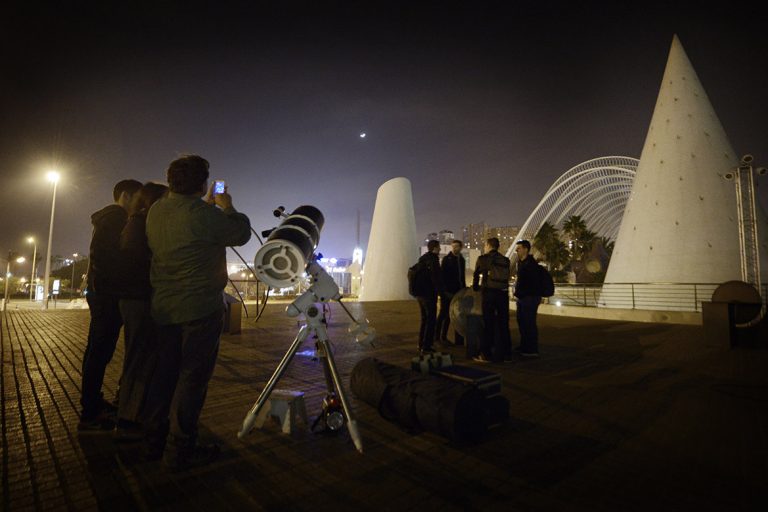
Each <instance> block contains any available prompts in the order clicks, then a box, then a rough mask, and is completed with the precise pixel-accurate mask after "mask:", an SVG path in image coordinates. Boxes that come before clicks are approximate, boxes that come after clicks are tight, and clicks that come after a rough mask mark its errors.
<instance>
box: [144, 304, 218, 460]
mask: <svg viewBox="0 0 768 512" xmlns="http://www.w3.org/2000/svg"><path fill="white" fill-rule="evenodd" d="M223 326H224V309H223V307H222V309H220V310H217V311H216V312H214V313H212V314H210V315H208V316H205V317H203V318H200V319H197V320H193V321H191V322H184V323H181V324H171V325H160V326H158V330H157V366H155V371H154V374H153V375H152V380H151V383H150V387H149V392H148V393H147V397H146V402H145V406H144V407H143V409H142V420H143V423H144V426H145V429H146V431H147V440H148V441H149V443H150V444H156V445H157V444H162V443H163V442H164V438H165V433H166V432H169V433H170V435H169V436H168V441H169V444H170V445H171V447H172V448H174V449H184V448H191V447H194V445H195V443H196V441H197V421H198V419H199V418H200V413H201V411H202V410H203V404H204V403H205V396H206V394H207V393H208V382H209V381H210V380H211V376H212V375H213V369H214V367H215V366H216V356H217V355H218V352H219V337H220V336H221V330H222V327H223Z"/></svg>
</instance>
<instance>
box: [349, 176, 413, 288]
mask: <svg viewBox="0 0 768 512" xmlns="http://www.w3.org/2000/svg"><path fill="white" fill-rule="evenodd" d="M418 257H419V247H418V242H417V237H416V216H415V215H414V213H413V194H412V192H411V182H410V181H409V180H408V179H406V178H393V179H391V180H389V181H387V182H386V183H384V184H383V185H382V186H381V187H379V191H378V193H377V194H376V206H375V207H374V210H373V222H372V223H371V234H370V236H369V238H368V250H367V251H366V257H365V265H364V267H363V279H362V281H363V284H362V290H361V292H360V300H361V301H377V300H405V299H411V298H412V297H411V296H410V295H409V294H408V279H407V275H408V267H410V266H411V265H413V264H414V263H416V260H417V259H418Z"/></svg>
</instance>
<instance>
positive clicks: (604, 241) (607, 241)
mask: <svg viewBox="0 0 768 512" xmlns="http://www.w3.org/2000/svg"><path fill="white" fill-rule="evenodd" d="M598 242H599V243H600V245H602V246H603V249H605V252H606V253H607V254H608V257H609V258H610V257H611V255H612V254H613V248H614V247H615V246H616V242H615V241H613V240H611V238H610V237H608V236H601V237H600V238H599V239H598Z"/></svg>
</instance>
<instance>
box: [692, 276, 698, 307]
mask: <svg viewBox="0 0 768 512" xmlns="http://www.w3.org/2000/svg"><path fill="white" fill-rule="evenodd" d="M697 292H698V290H697V289H696V283H693V310H694V311H698V310H699V294H698V293H697Z"/></svg>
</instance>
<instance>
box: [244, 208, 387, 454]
mask: <svg viewBox="0 0 768 512" xmlns="http://www.w3.org/2000/svg"><path fill="white" fill-rule="evenodd" d="M274 214H275V217H283V218H284V220H283V222H282V223H281V224H280V225H279V226H278V227H276V228H274V229H273V230H272V231H271V232H270V233H269V237H268V238H267V240H266V242H264V245H262V246H261V248H260V249H259V251H258V252H257V253H256V256H255V257H254V271H255V272H256V276H257V277H258V279H260V280H261V281H262V282H264V283H267V284H268V285H269V286H271V287H272V288H288V287H291V286H293V285H295V284H297V283H298V282H299V281H300V280H301V279H303V278H304V277H306V276H308V277H309V281H310V283H311V284H310V287H309V289H308V290H307V291H305V292H304V293H302V294H301V295H300V296H299V297H297V298H296V300H294V301H293V302H292V303H291V304H290V305H289V306H288V307H287V308H286V313H287V314H288V316H290V317H296V316H299V315H304V319H305V321H306V323H305V325H303V326H302V327H301V328H300V329H299V333H298V334H297V335H296V337H295V338H294V340H293V342H292V343H291V345H290V347H289V348H288V351H287V352H286V354H285V355H284V356H283V359H282V360H281V361H280V363H279V364H278V366H277V368H276V369H275V371H274V373H273V374H272V376H271V377H270V378H269V380H268V381H267V384H266V386H265V387H264V389H263V390H262V391H261V393H260V394H259V397H258V398H257V399H256V403H254V405H253V407H252V408H251V410H250V411H249V412H248V413H247V414H246V416H245V418H244V420H243V426H242V428H241V429H240V431H239V432H238V434H237V435H238V437H240V438H243V437H244V436H245V435H246V434H248V433H249V432H250V431H251V430H252V429H253V428H254V426H256V425H257V424H258V425H261V424H262V423H263V419H264V415H263V413H262V410H263V408H264V405H265V403H266V402H267V400H269V397H270V395H271V394H272V391H273V390H274V389H275V386H276V385H277V382H278V381H279V380H280V378H281V377H282V376H283V374H284V373H285V370H286V368H287V367H288V364H289V363H290V362H291V360H292V359H293V357H294V356H295V355H296V352H297V351H298V349H299V347H300V346H301V344H302V343H304V341H305V340H306V339H307V338H308V337H310V336H311V337H312V338H313V339H316V340H317V341H316V343H315V346H316V348H317V354H318V356H319V358H320V360H321V362H322V365H323V370H324V374H325V380H326V386H327V388H328V395H327V396H326V398H325V400H324V401H323V413H322V414H321V415H320V416H318V420H320V419H322V421H323V423H324V425H325V426H326V428H327V429H328V430H329V431H337V430H339V429H340V428H341V427H342V426H344V425H346V427H347V431H348V432H349V435H350V437H351V438H352V442H353V443H354V445H355V448H356V449H357V450H358V451H359V452H360V453H362V451H363V443H362V439H361V437H360V433H359V431H358V429H357V422H356V421H355V419H354V416H353V413H352V407H351V405H350V403H349V400H347V397H346V393H345V392H344V386H343V385H342V382H341V376H340V374H339V371H338V369H337V367H336V363H335V361H334V359H333V353H332V351H331V346H330V342H329V339H328V330H327V323H326V319H325V309H324V308H323V307H318V303H326V302H330V301H332V300H334V301H337V302H338V303H339V305H340V306H341V307H342V309H343V310H344V312H345V313H346V314H347V315H348V316H349V317H350V318H351V319H352V322H353V323H354V325H353V326H351V327H350V328H349V329H348V331H347V332H349V333H350V334H353V335H354V336H355V341H357V342H358V343H363V342H368V343H371V344H372V341H373V338H374V337H375V335H376V331H375V329H373V328H372V327H371V326H370V325H369V324H368V320H366V319H364V318H361V319H357V318H355V317H354V316H353V315H352V313H350V312H349V310H348V309H347V308H346V306H345V305H344V303H342V302H341V293H340V291H339V286H338V285H337V284H336V282H335V281H334V280H333V278H332V277H331V276H330V275H328V273H327V272H326V271H325V270H324V269H323V267H321V266H320V265H319V264H318V263H317V261H316V257H315V250H316V249H317V245H318V243H319V242H320V231H321V230H322V229H323V224H324V223H325V218H324V217H323V214H322V213H321V212H320V210H318V209H317V208H315V207H314V206H309V205H303V206H299V207H298V208H296V209H295V210H293V212H291V213H290V214H286V213H285V208H283V207H282V206H281V207H278V208H277V209H276V210H275V211H274ZM315 423H317V422H315Z"/></svg>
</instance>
